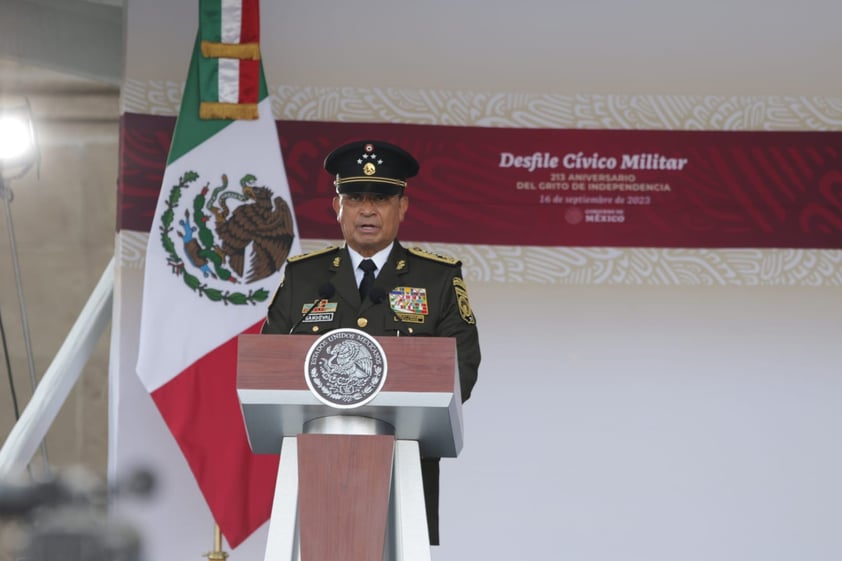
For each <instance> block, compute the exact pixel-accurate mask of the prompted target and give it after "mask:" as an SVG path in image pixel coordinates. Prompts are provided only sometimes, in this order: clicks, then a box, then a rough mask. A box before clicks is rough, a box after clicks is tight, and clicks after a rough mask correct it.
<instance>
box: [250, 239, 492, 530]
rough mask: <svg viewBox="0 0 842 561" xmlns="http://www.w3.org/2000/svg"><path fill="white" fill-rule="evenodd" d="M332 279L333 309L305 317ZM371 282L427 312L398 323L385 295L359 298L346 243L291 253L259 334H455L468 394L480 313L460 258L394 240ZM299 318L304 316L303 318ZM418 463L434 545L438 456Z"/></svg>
mask: <svg viewBox="0 0 842 561" xmlns="http://www.w3.org/2000/svg"><path fill="white" fill-rule="evenodd" d="M328 283H329V284H332V285H333V287H334V288H335V294H334V295H333V296H332V297H331V298H329V299H328V300H329V304H328V306H327V310H328V311H327V312H326V313H315V312H314V313H312V314H310V316H309V317H304V314H305V313H306V310H307V307H308V306H310V305H311V304H313V302H314V301H315V300H316V299H317V298H319V296H320V294H319V292H320V291H323V290H324V287H325V285H327V284H328ZM374 286H375V287H380V288H382V289H383V290H384V291H385V294H389V293H390V292H391V291H392V290H394V289H396V288H403V289H415V290H414V291H413V294H414V295H415V296H416V300H420V301H421V303H422V304H426V309H425V310H424V309H423V307H422V309H421V310H416V311H420V312H423V313H406V312H405V311H402V312H401V314H400V317H401V318H402V320H401V321H398V320H397V319H395V316H396V313H395V312H394V311H393V310H392V309H391V307H390V303H389V302H388V299H387V301H385V302H378V303H375V302H372V301H371V300H370V299H369V298H366V299H365V300H364V301H360V295H359V289H358V287H357V281H356V278H355V276H354V271H353V270H352V265H351V258H350V256H349V254H348V250H347V249H346V248H344V247H342V248H339V247H329V248H326V249H324V250H321V251H316V252H313V253H309V254H305V255H301V256H297V257H292V258H290V259H289V261H288V262H287V266H286V271H285V274H284V280H283V281H282V283H281V286H280V287H279V288H278V290H277V292H276V293H275V297H274V299H273V300H272V303H271V305H270V306H269V312H268V315H267V318H266V321H265V323H264V325H263V329H262V332H263V333H281V334H287V333H290V330H291V329H293V326H295V328H294V329H293V333H307V334H310V335H313V334H317V335H319V334H323V333H326V332H328V331H331V330H333V329H339V328H343V327H353V328H355V329H360V330H362V331H365V332H366V333H368V334H369V335H373V336H378V337H380V336H390V335H397V334H398V332H399V331H400V332H401V336H406V335H408V334H409V333H408V332H409V329H410V328H411V330H412V332H411V334H409V335H410V336H412V337H425V336H426V337H454V338H455V339H456V348H457V354H458V362H459V380H460V390H461V393H462V401H465V400H467V399H468V398H469V397H470V396H471V390H472V389H473V387H474V384H475V383H476V381H477V370H478V368H479V363H480V348H479V336H478V334H477V327H476V318H475V316H474V314H473V311H472V309H471V306H470V303H469V301H468V295H467V290H466V288H465V283H464V282H463V280H462V265H461V263H460V262H459V261H456V260H455V259H451V258H448V257H442V256H438V255H434V254H430V253H427V252H424V251H421V250H417V249H407V248H404V247H403V246H402V245H401V244H400V243H399V242H397V241H395V244H394V246H393V247H392V251H391V253H390V254H389V258H388V260H387V261H386V264H385V265H384V266H383V268H382V270H381V271H380V273H379V274H378V276H377V279H376V281H375V284H374ZM370 294H371V292H370ZM381 294H382V293H381ZM334 304H335V306H334ZM302 317H304V321H302V322H300V323H298V322H299V321H300V320H301V318H302ZM297 323H298V324H297ZM296 324H297V325H296ZM421 464H422V465H421V468H422V476H423V480H424V497H425V501H426V507H427V522H428V527H429V531H430V543H431V544H438V543H439V537H438V494H439V493H438V490H439V477H438V476H439V464H438V458H424V459H422V462H421Z"/></svg>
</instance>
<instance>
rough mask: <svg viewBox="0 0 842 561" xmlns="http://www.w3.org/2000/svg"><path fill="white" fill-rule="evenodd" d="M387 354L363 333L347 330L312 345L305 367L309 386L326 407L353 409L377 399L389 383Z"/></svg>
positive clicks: (320, 338) (337, 332) (339, 331)
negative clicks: (387, 378)
mask: <svg viewBox="0 0 842 561" xmlns="http://www.w3.org/2000/svg"><path fill="white" fill-rule="evenodd" d="M386 370H387V363H386V354H385V353H384V352H383V348H382V347H381V346H380V343H378V342H377V340H376V339H375V338H374V337H372V336H371V335H369V334H368V333H366V332H364V331H360V330H358V329H351V328H344V329H337V330H334V331H331V332H329V333H325V334H324V335H322V336H321V337H319V338H318V339H316V341H315V342H314V343H313V345H312V346H311V347H310V350H309V351H308V352H307V358H306V360H305V363H304V377H305V378H306V379H307V386H308V387H309V388H310V391H311V392H313V394H315V396H316V397H317V398H318V399H319V401H321V402H322V403H325V404H326V405H329V406H331V407H337V408H345V409H348V408H352V407H359V406H361V405H364V404H366V403H368V402H369V401H371V400H372V399H374V397H375V396H376V395H377V393H378V392H379V391H380V390H381V388H382V387H383V384H384V383H385V382H386Z"/></svg>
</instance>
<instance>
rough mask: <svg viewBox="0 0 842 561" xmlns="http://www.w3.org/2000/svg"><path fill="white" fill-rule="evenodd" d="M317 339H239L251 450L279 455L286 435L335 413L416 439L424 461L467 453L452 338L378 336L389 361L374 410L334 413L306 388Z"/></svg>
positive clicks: (239, 380)
mask: <svg viewBox="0 0 842 561" xmlns="http://www.w3.org/2000/svg"><path fill="white" fill-rule="evenodd" d="M316 339H317V337H315V336H310V335H257V334H247V335H240V337H239V339H238V341H239V348H238V359H237V394H238V396H239V399H240V403H241V405H242V409H243V417H244V419H245V424H246V430H247V432H248V437H249V442H250V444H251V448H252V450H254V452H256V453H258V454H277V453H278V452H279V451H280V449H281V443H282V441H283V439H284V437H286V436H296V435H298V434H300V433H301V432H303V427H304V426H305V425H306V424H307V423H309V422H310V421H312V420H314V419H317V418H320V417H324V416H336V415H340V416H341V415H350V416H357V417H370V418H373V419H378V420H381V421H384V422H386V423H388V424H390V425H391V426H393V427H394V429H395V433H394V434H395V438H397V439H398V440H416V441H418V443H419V445H420V447H421V455H422V456H429V457H439V458H454V457H456V456H457V455H458V454H459V452H460V451H461V450H462V444H463V443H462V430H463V427H462V396H461V393H460V389H459V377H458V366H457V363H456V341H455V340H454V339H453V338H449V337H378V338H376V339H377V341H378V342H379V343H380V345H381V346H382V347H383V351H384V353H385V354H386V356H387V357H388V363H389V368H388V374H387V376H386V382H385V384H384V386H383V389H382V390H381V391H380V393H378V394H377V395H376V396H375V397H374V399H372V400H371V401H370V402H368V403H367V404H365V405H363V406H361V407H356V408H353V409H334V408H331V407H328V406H326V405H325V404H323V403H322V402H321V401H319V400H318V399H317V398H316V396H315V395H313V394H312V392H311V391H310V390H309V388H308V387H307V382H306V380H305V378H304V357H305V356H306V355H307V351H308V350H309V349H310V346H311V345H312V344H313V342H314V341H315V340H316Z"/></svg>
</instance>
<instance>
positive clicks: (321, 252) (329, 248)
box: [287, 245, 339, 263]
mask: <svg viewBox="0 0 842 561" xmlns="http://www.w3.org/2000/svg"><path fill="white" fill-rule="evenodd" d="M337 249H339V246H336V245H329V246H327V247H325V248H322V249H317V250H316V251H311V252H310V253H302V254H301V255H295V256H293V257H290V258H289V259H287V262H289V263H295V262H297V261H303V260H305V259H309V258H311V257H316V256H317V255H324V254H325V253H331V252H333V251H336V250H337Z"/></svg>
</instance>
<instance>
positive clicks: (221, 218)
mask: <svg viewBox="0 0 842 561" xmlns="http://www.w3.org/2000/svg"><path fill="white" fill-rule="evenodd" d="M198 179H199V174H198V173H197V172H195V171H187V172H185V173H184V174H183V175H182V176H181V177H180V178H179V182H178V184H177V185H174V186H173V187H172V189H171V190H170V193H169V197H168V198H167V200H166V209H165V210H164V212H163V214H162V215H161V221H160V222H161V243H162V245H163V247H164V251H165V252H166V254H167V263H168V264H169V266H170V268H171V270H172V272H173V274H175V275H177V276H180V277H181V278H182V279H183V280H184V283H185V284H186V285H187V286H188V287H189V288H190V289H192V290H193V291H195V292H197V293H198V294H199V295H200V296H204V297H206V298H208V299H209V300H212V301H217V302H220V301H221V302H224V303H226V304H235V305H242V304H256V303H258V302H263V301H265V300H266V299H267V298H268V297H269V294H270V290H269V289H272V288H273V287H268V288H269V289H267V288H266V287H262V286H260V285H259V283H260V281H262V280H264V279H267V278H269V277H271V276H272V275H274V274H275V273H276V272H278V271H280V270H281V267H283V265H284V262H285V261H286V258H287V256H288V255H289V251H290V248H291V247H292V242H293V239H294V237H295V235H294V232H295V230H294V226H293V217H292V211H291V210H290V207H289V204H287V202H286V201H285V200H284V199H283V198H282V197H279V196H275V194H274V193H273V192H272V190H271V189H270V188H269V187H266V186H262V185H256V181H257V178H256V177H255V176H254V175H251V174H246V175H245V176H243V177H242V179H240V184H239V189H228V176H227V175H224V174H223V175H222V181H221V185H219V186H217V187H214V188H212V187H211V186H210V183H206V184H205V185H204V186H202V188H201V189H199V190H198V192H196V191H195V190H193V191H189V189H190V187H191V186H192V184H193V183H194V182H196V181H197V180H198ZM188 194H189V195H192V197H188ZM173 234H175V236H173ZM242 285H252V286H251V287H250V288H249V289H247V290H242V289H239V290H238V288H239V287H241V286H242Z"/></svg>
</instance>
